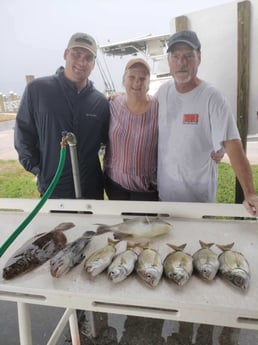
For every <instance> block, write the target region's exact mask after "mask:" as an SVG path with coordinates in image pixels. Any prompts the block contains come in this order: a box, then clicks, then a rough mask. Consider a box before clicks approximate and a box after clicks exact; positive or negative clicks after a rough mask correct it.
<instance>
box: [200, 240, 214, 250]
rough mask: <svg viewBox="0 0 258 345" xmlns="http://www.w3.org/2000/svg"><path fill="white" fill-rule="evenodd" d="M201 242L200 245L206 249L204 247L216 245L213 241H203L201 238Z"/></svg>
mask: <svg viewBox="0 0 258 345" xmlns="http://www.w3.org/2000/svg"><path fill="white" fill-rule="evenodd" d="M199 243H200V245H201V247H202V248H203V249H204V248H210V247H211V246H213V245H214V243H213V242H212V243H206V242H203V241H201V240H199Z"/></svg>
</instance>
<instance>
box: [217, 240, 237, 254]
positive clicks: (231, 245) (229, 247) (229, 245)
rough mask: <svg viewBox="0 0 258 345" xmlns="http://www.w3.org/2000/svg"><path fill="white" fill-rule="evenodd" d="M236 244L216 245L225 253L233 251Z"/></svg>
mask: <svg viewBox="0 0 258 345" xmlns="http://www.w3.org/2000/svg"><path fill="white" fill-rule="evenodd" d="M234 244H235V242H232V243H229V244H216V246H217V247H218V248H219V249H220V250H222V251H223V252H225V251H226V250H231V249H232V247H233V246H234Z"/></svg>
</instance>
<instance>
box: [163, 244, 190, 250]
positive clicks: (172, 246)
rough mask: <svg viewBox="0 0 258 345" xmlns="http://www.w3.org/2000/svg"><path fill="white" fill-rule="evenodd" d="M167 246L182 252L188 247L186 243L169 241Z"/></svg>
mask: <svg viewBox="0 0 258 345" xmlns="http://www.w3.org/2000/svg"><path fill="white" fill-rule="evenodd" d="M167 246H169V247H170V248H172V249H174V250H175V251H177V252H178V251H179V252H182V251H183V250H184V249H185V247H186V243H184V244H181V245H180V246H176V245H175V244H172V243H167Z"/></svg>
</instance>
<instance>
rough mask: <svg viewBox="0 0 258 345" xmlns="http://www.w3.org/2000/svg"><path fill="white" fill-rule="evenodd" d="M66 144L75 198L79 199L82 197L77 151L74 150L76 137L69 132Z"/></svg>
mask: <svg viewBox="0 0 258 345" xmlns="http://www.w3.org/2000/svg"><path fill="white" fill-rule="evenodd" d="M67 142H68V145H69V148H70V153H71V163H72V170H73V182H74V189H75V197H76V199H80V198H81V197H82V192H81V182H80V173H79V164H78V156H77V149H76V145H77V140H76V136H75V135H74V134H73V133H71V132H69V133H67Z"/></svg>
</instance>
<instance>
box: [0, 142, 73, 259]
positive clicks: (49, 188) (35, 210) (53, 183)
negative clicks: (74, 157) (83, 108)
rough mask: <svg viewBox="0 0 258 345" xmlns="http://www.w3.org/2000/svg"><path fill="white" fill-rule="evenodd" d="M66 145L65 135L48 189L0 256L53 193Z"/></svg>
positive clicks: (60, 172) (62, 164)
mask: <svg viewBox="0 0 258 345" xmlns="http://www.w3.org/2000/svg"><path fill="white" fill-rule="evenodd" d="M66 145H67V136H63V137H62V141H61V149H60V158H59V163H58V167H57V170H56V173H55V176H54V177H53V180H52V181H51V183H50V185H49V186H48V189H47V190H46V192H45V193H44V194H43V196H42V198H41V199H40V201H39V202H38V204H37V205H36V206H35V208H34V209H33V210H32V211H31V213H30V214H29V215H28V216H27V218H25V219H24V221H23V222H22V223H21V224H20V225H19V226H18V228H17V229H16V230H15V231H14V232H13V233H12V234H11V235H10V236H9V238H8V239H7V240H6V241H5V243H4V244H3V245H2V247H1V248H0V257H1V256H2V255H3V254H4V252H5V251H6V250H7V248H8V247H9V246H10V245H11V244H12V243H13V241H14V240H15V239H16V237H17V236H18V235H19V234H20V233H21V232H22V231H23V230H24V228H25V227H26V226H27V225H28V224H29V223H30V222H31V220H32V219H33V218H34V217H35V216H36V214H37V213H38V212H39V210H40V209H41V207H42V206H43V205H44V204H45V202H46V201H47V199H48V198H49V197H50V195H51V194H52V192H53V190H54V188H55V186H56V184H57V182H58V181H59V178H60V176H61V174H62V171H63V168H64V164H65V158H66Z"/></svg>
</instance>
